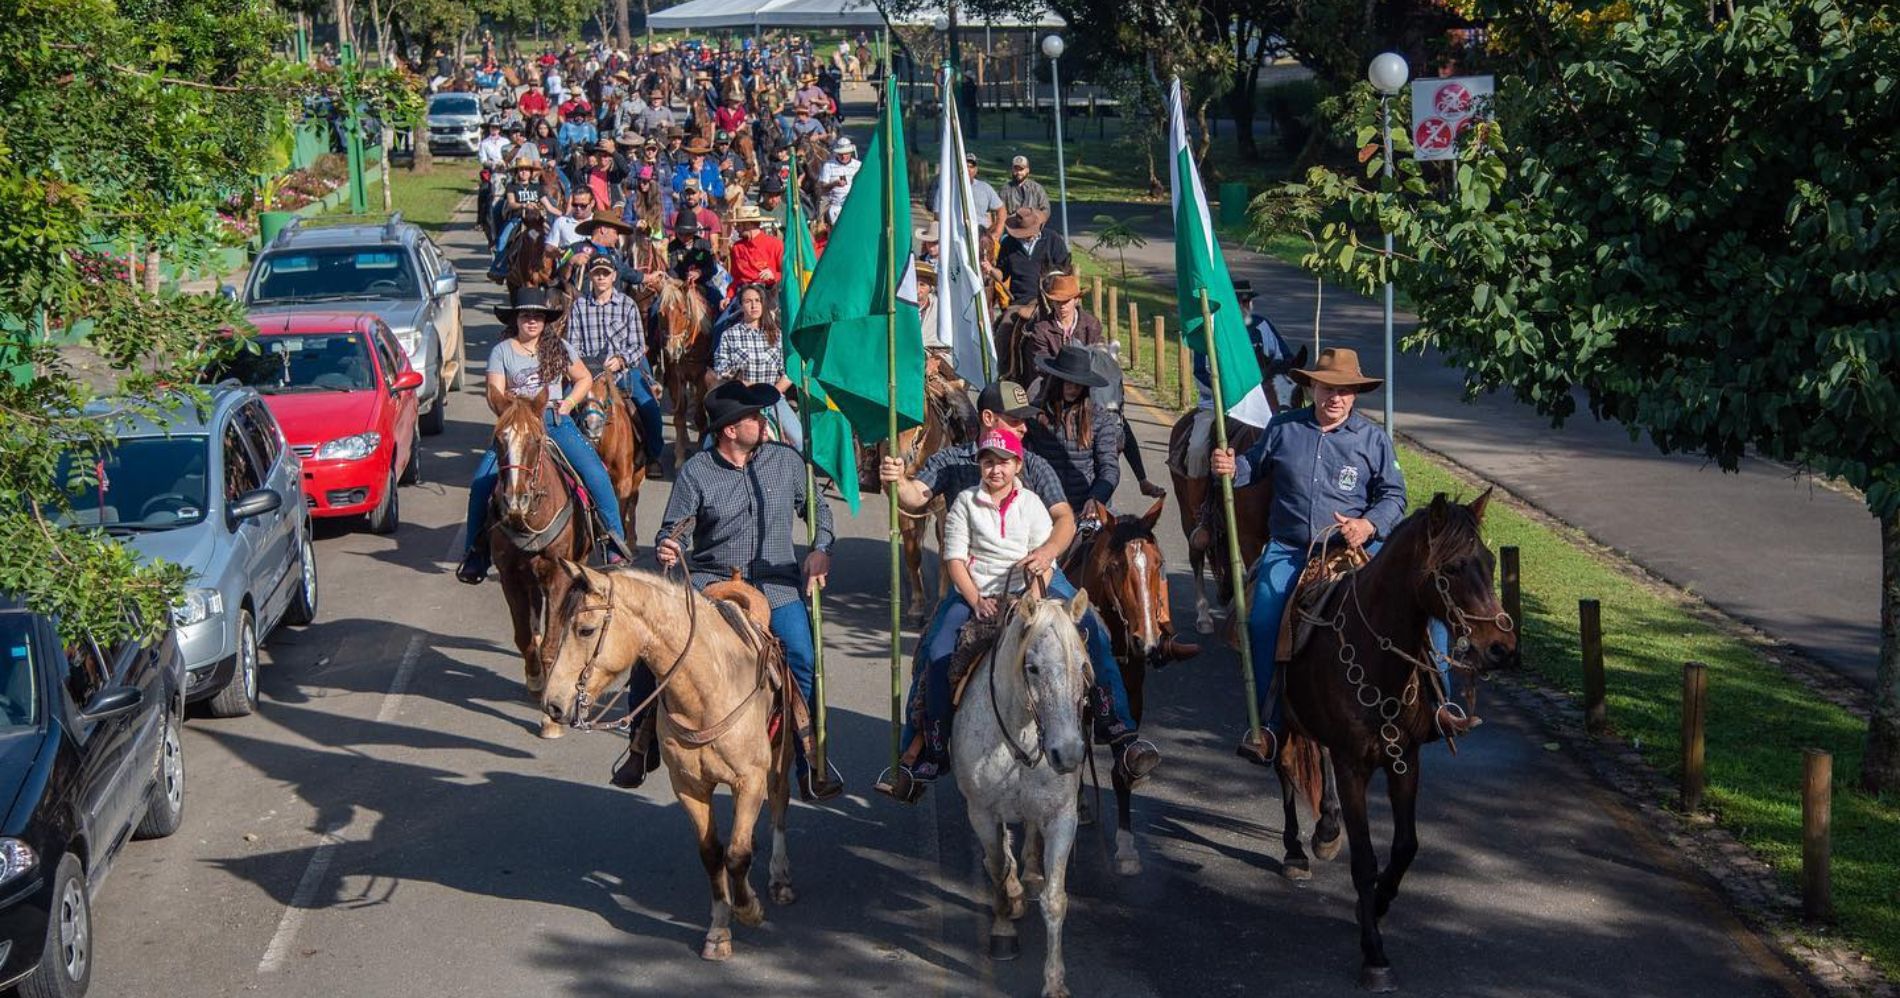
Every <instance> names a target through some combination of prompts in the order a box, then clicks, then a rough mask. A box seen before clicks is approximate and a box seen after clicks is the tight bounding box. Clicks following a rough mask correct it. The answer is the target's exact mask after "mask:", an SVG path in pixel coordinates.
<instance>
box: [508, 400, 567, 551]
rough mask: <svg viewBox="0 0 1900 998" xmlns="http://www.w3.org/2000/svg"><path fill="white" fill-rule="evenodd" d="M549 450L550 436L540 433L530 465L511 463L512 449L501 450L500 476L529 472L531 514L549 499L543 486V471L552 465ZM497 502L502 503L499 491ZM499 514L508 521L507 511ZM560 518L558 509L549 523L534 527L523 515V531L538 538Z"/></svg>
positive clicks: (550, 517) (528, 490)
mask: <svg viewBox="0 0 1900 998" xmlns="http://www.w3.org/2000/svg"><path fill="white" fill-rule="evenodd" d="M507 429H508V431H509V432H512V431H513V428H512V427H509V428H507ZM547 448H548V435H547V434H546V433H538V434H536V435H535V440H534V456H533V457H532V458H530V459H529V460H528V463H526V464H515V463H513V462H511V461H509V460H508V457H507V455H508V453H509V451H510V449H511V448H507V447H503V448H502V449H501V459H500V461H499V462H497V466H496V471H497V473H498V474H502V475H506V474H507V473H508V472H510V471H524V472H527V478H528V489H527V496H528V510H529V511H530V512H532V511H533V510H534V507H536V506H538V505H540V503H541V500H543V499H546V498H547V497H548V490H547V489H546V487H544V486H543V485H542V484H541V469H542V468H543V467H545V466H547V465H548V464H549V463H550V462H549V461H548V460H547ZM495 502H497V503H500V502H501V493H500V492H499V491H498V492H496V493H495ZM499 512H500V513H501V516H502V519H504V520H506V519H507V517H508V511H507V509H506V508H503V509H501V510H500V511H499ZM560 516H561V511H560V510H558V509H557V510H555V511H554V512H553V513H551V514H549V515H548V522H546V523H544V524H542V525H541V526H539V527H536V526H534V524H533V523H532V521H530V520H528V518H527V514H523V515H522V525H523V529H525V530H526V531H527V532H528V535H529V536H537V535H539V534H541V533H542V532H543V531H546V530H548V529H549V528H550V527H553V526H554V521H555V520H557V519H559V518H560Z"/></svg>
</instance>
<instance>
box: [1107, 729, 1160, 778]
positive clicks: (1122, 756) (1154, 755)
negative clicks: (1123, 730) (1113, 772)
mask: <svg viewBox="0 0 1900 998" xmlns="http://www.w3.org/2000/svg"><path fill="white" fill-rule="evenodd" d="M1136 749H1146V750H1147V755H1146V757H1145V765H1143V766H1142V767H1141V768H1140V769H1139V770H1137V769H1136V768H1135V767H1133V766H1130V765H1128V756H1129V754H1130V753H1132V752H1134V751H1135V750H1136ZM1159 765H1161V750H1160V749H1159V748H1156V747H1155V743H1154V742H1151V741H1149V740H1148V739H1146V738H1131V739H1129V740H1128V742H1127V744H1125V745H1123V746H1122V747H1121V750H1120V751H1119V752H1117V753H1116V754H1115V768H1117V769H1119V770H1121V771H1122V773H1123V774H1125V775H1126V776H1127V777H1128V782H1129V784H1130V785H1131V786H1132V785H1134V784H1137V783H1140V782H1141V781H1142V780H1145V779H1147V778H1148V774H1149V773H1152V772H1154V771H1155V767H1156V766H1159Z"/></svg>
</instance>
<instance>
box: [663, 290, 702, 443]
mask: <svg viewBox="0 0 1900 998" xmlns="http://www.w3.org/2000/svg"><path fill="white" fill-rule="evenodd" d="M658 314H659V327H660V332H661V333H662V334H664V336H665V338H666V340H665V342H666V345H665V348H664V349H663V350H662V351H661V353H660V365H661V366H660V376H661V377H662V378H663V379H664V380H665V382H666V396H667V400H668V401H670V402H671V403H672V404H673V466H674V467H676V468H677V467H679V466H681V465H684V464H685V463H686V458H687V455H688V454H689V453H690V447H691V446H692V445H691V444H689V443H688V441H696V440H697V436H698V429H699V427H700V425H701V419H700V400H701V399H702V398H704V397H705V396H704V382H705V378H706V371H707V369H708V368H710V367H711V366H712V323H713V315H712V308H711V306H709V305H708V304H707V303H706V297H705V296H704V295H702V294H700V293H699V292H698V291H696V290H694V289H692V288H689V287H687V286H686V282H685V281H682V280H680V279H679V278H677V277H668V278H665V279H664V280H662V281H661V283H660V304H659V308H658ZM689 427H690V428H691V429H692V430H693V431H694V432H693V434H692V435H691V436H689V435H688V434H687V429H688V428H689Z"/></svg>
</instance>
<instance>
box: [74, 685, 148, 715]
mask: <svg viewBox="0 0 1900 998" xmlns="http://www.w3.org/2000/svg"><path fill="white" fill-rule="evenodd" d="M144 702H145V691H144V690H141V689H139V688H138V687H136V686H108V687H106V688H105V689H103V690H100V691H99V692H97V693H94V694H93V695H92V699H90V700H88V701H86V705H85V706H84V707H82V708H80V710H79V716H80V718H82V719H83V720H87V721H103V720H106V719H108V718H113V717H118V716H119V715H120V714H129V713H131V712H132V711H135V710H137V709H139V705H140V704H143V703H144Z"/></svg>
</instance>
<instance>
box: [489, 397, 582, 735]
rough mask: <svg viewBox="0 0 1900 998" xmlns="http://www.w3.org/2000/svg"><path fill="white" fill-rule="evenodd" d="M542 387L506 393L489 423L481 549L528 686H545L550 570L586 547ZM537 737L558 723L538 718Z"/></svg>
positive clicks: (555, 594)
mask: <svg viewBox="0 0 1900 998" xmlns="http://www.w3.org/2000/svg"><path fill="white" fill-rule="evenodd" d="M546 408H547V394H546V393H545V392H543V393H542V394H540V395H538V396H536V397H534V398H532V399H524V398H515V399H511V400H510V401H509V403H508V407H507V408H506V409H504V410H502V413H501V418H500V419H498V420H497V421H496V423H495V440H494V447H495V453H496V454H497V455H499V457H500V468H499V478H498V480H497V482H496V484H495V501H494V504H493V508H492V509H491V511H490V515H491V517H492V519H493V524H492V525H491V526H490V527H489V530H488V550H489V553H490V555H491V556H492V557H493V559H494V562H495V573H496V575H497V576H498V577H499V578H500V580H501V591H502V595H503V596H505V597H506V598H507V600H508V615H509V617H510V618H511V619H512V620H513V622H514V628H515V648H516V649H517V650H519V651H520V652H521V662H522V665H523V667H524V669H525V671H526V673H527V685H528V692H530V693H539V692H541V690H542V687H543V686H544V684H545V683H544V678H543V677H544V676H545V674H546V668H545V666H546V663H545V662H544V661H543V660H542V658H541V629H542V627H543V626H544V625H545V624H546V622H547V610H548V607H549V606H550V605H551V602H550V601H551V600H557V599H559V598H560V592H559V590H560V589H561V588H562V587H564V585H565V582H564V581H563V580H561V579H559V578H557V577H556V576H557V574H558V573H556V572H554V571H553V567H554V562H555V561H556V560H558V559H563V558H564V559H567V560H570V561H581V560H584V559H585V558H586V557H587V551H588V548H589V547H590V546H591V544H590V540H589V537H588V531H587V529H586V524H585V523H584V522H583V521H584V520H585V519H586V517H585V515H584V514H583V515H576V514H577V513H580V506H579V503H577V502H575V501H574V499H573V497H571V496H569V495H568V491H567V487H566V486H565V485H564V484H563V483H562V481H561V473H560V471H559V469H558V468H557V467H556V465H555V461H554V455H553V451H554V449H555V448H554V441H553V440H551V439H549V437H548V434H547V428H546V427H545V426H544V425H543V424H542V421H541V420H542V412H543V411H544V410H545V409H546ZM541 733H542V735H543V736H544V737H553V736H555V735H558V734H559V733H560V732H559V729H558V728H553V727H552V726H550V725H543V726H542V729H541Z"/></svg>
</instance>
